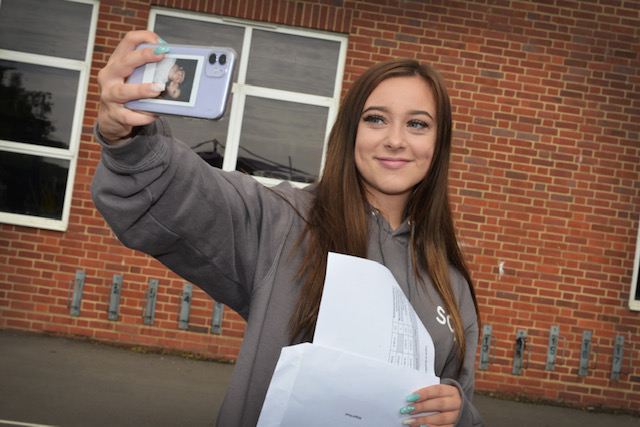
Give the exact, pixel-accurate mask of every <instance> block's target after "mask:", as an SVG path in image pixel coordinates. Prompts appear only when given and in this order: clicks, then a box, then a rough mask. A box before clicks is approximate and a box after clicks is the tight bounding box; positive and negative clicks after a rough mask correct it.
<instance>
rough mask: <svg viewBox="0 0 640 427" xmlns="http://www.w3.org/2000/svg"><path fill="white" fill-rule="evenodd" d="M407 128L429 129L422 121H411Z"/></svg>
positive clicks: (427, 124)
mask: <svg viewBox="0 0 640 427" xmlns="http://www.w3.org/2000/svg"><path fill="white" fill-rule="evenodd" d="M407 126H408V127H410V128H413V129H427V128H428V127H429V123H427V122H425V121H422V120H411V121H410V122H409V123H408V124H407Z"/></svg>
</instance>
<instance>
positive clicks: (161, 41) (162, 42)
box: [158, 39, 167, 44]
mask: <svg viewBox="0 0 640 427" xmlns="http://www.w3.org/2000/svg"><path fill="white" fill-rule="evenodd" d="M158 43H160V44H167V42H166V41H164V40H162V39H158Z"/></svg>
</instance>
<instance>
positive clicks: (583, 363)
mask: <svg viewBox="0 0 640 427" xmlns="http://www.w3.org/2000/svg"><path fill="white" fill-rule="evenodd" d="M592 342H593V332H591V331H582V346H581V347H580V365H578V375H580V376H581V377H586V376H587V375H589V369H590V365H591V343H592ZM599 352H600V346H599V343H598V342H597V341H596V364H595V366H594V367H593V369H597V368H598V353H599Z"/></svg>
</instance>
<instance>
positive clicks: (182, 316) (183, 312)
mask: <svg viewBox="0 0 640 427" xmlns="http://www.w3.org/2000/svg"><path fill="white" fill-rule="evenodd" d="M192 294H193V285H192V284H191V283H185V284H184V286H183V287H182V293H181V294H180V300H181V301H180V312H179V317H178V328H180V329H189V315H190V314H191V296H192Z"/></svg>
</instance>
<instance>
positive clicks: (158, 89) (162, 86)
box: [151, 82, 167, 92]
mask: <svg viewBox="0 0 640 427" xmlns="http://www.w3.org/2000/svg"><path fill="white" fill-rule="evenodd" d="M166 88H167V86H166V85H165V84H164V83H157V82H153V83H151V90H154V91H156V92H164V90H165V89H166Z"/></svg>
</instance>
